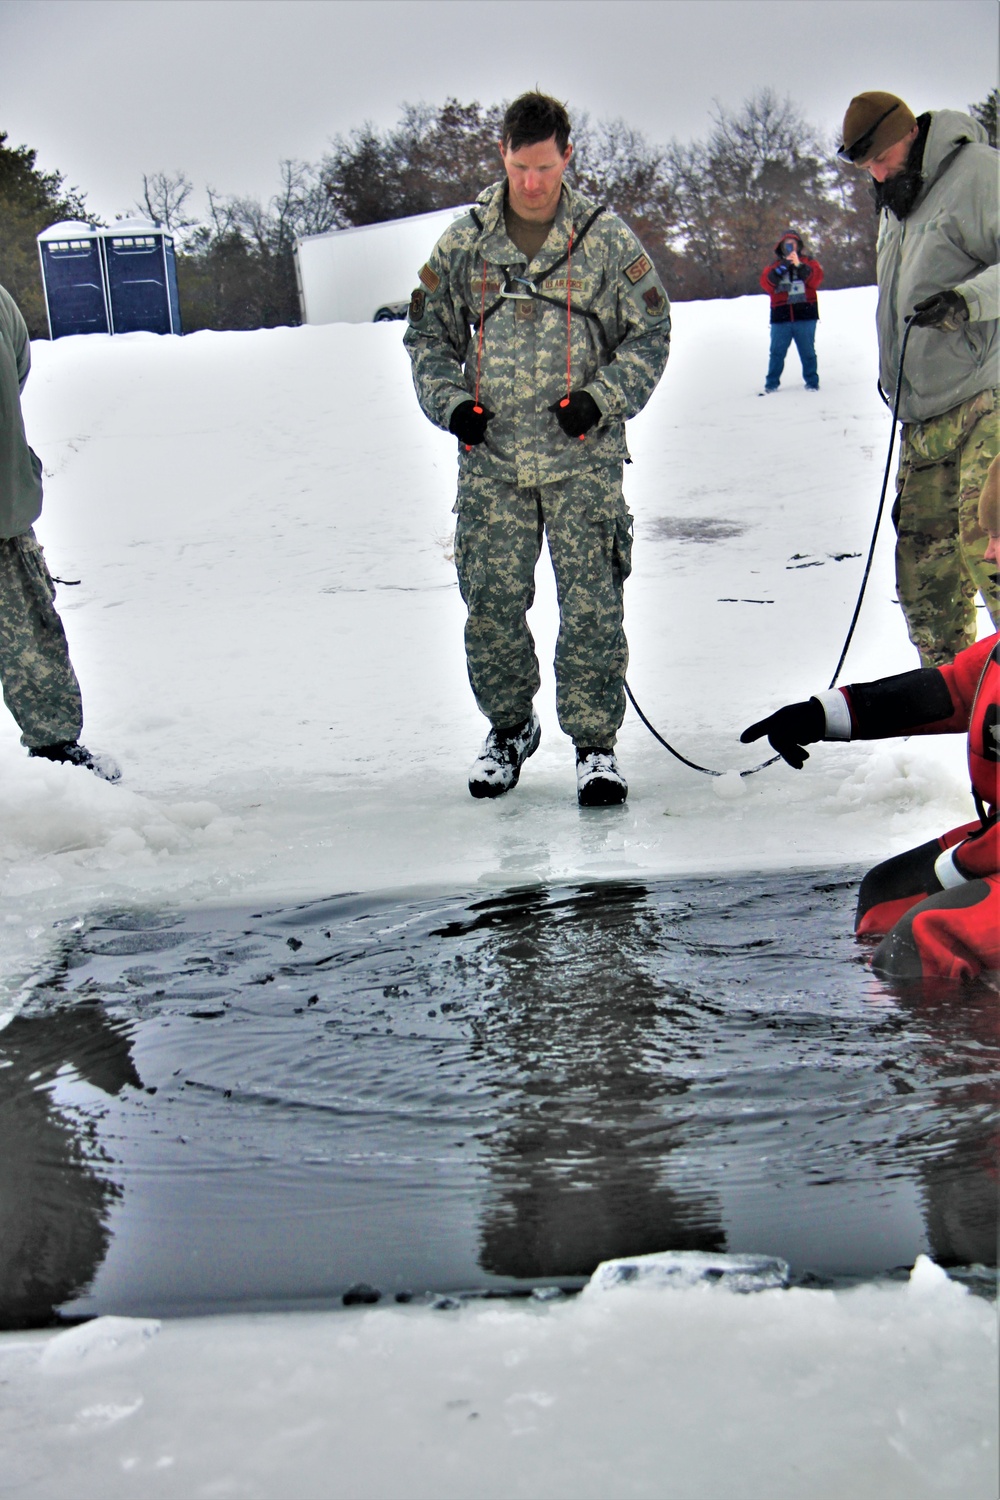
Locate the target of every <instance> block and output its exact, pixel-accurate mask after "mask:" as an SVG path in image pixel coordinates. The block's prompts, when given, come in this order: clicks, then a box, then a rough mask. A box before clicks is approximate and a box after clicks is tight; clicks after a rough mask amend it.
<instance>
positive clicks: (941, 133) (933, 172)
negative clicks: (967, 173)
mask: <svg viewBox="0 0 1000 1500" xmlns="http://www.w3.org/2000/svg"><path fill="white" fill-rule="evenodd" d="M970 141H981V142H985V141H986V131H985V130H984V129H983V127H982V126H981V125H980V123H979V121H978V120H974V119H973V118H972V116H971V115H966V114H963V113H962V111H961V110H959V109H936V110H934V111H933V113H932V114H931V123H930V126H929V128H928V131H927V141H926V143H925V145H924V158H923V162H922V164H921V172H922V174H923V179H924V182H925V183H931V182H933V181H934V179H935V178H936V177H938V176H940V174H941V172H942V171H943V170H944V168H945V167H946V166H947V164H948V163H949V161H950V160H951V158H952V157H953V156H954V154H955V152H956V151H958V150H960V149H961V147H962V146H965V145H968V144H969V142H970Z"/></svg>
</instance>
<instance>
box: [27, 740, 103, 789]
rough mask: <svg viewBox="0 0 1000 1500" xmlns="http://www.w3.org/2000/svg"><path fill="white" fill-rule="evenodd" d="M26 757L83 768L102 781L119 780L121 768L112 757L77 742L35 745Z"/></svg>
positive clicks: (64, 741)
mask: <svg viewBox="0 0 1000 1500" xmlns="http://www.w3.org/2000/svg"><path fill="white" fill-rule="evenodd" d="M28 755H29V756H36V757H38V758H39V759H41V760H54V761H59V762H61V763H62V764H64V765H67V766H83V767H84V769H85V770H87V771H93V773H94V775H95V776H100V777H101V779H102V780H103V781H120V780H121V774H122V770H121V766H120V765H119V764H118V762H117V761H116V760H115V759H114V757H113V756H111V755H102V754H100V753H99V752H97V753H95V752H94V751H91V750H88V749H87V747H86V745H81V744H80V742H79V741H78V740H62V741H60V743H59V744H56V745H35V746H34V747H33V748H32V749H30V750H29V751H28Z"/></svg>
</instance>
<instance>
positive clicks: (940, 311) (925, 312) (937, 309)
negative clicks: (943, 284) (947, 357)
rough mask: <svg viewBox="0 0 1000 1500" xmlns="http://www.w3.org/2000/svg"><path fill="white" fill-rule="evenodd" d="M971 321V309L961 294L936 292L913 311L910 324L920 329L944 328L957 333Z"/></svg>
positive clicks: (918, 304)
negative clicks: (964, 324) (963, 325)
mask: <svg viewBox="0 0 1000 1500" xmlns="http://www.w3.org/2000/svg"><path fill="white" fill-rule="evenodd" d="M968 321H969V308H968V304H967V303H966V300H965V298H964V297H963V296H962V294H961V292H935V293H934V295H933V297H925V298H924V300H923V301H922V302H918V303H917V304H916V306H915V307H914V309H913V316H912V317H911V318H910V322H911V323H914V324H916V326H917V327H918V328H942V329H944V331H945V332H946V333H955V332H956V331H957V330H958V329H959V328H961V326H962V324H963V323H967V322H968Z"/></svg>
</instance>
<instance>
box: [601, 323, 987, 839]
mask: <svg viewBox="0 0 1000 1500" xmlns="http://www.w3.org/2000/svg"><path fill="white" fill-rule="evenodd" d="M913 326H914V325H913V323H911V321H910V320H909V318H907V320H906V327H905V328H904V330H903V342H902V344H901V345H900V346H899V369H898V371H897V373H896V390H895V393H894V395H893V401H892V431H891V433H890V434H889V452H888V453H887V454H886V460H885V474H884V475H883V476H882V493H881V495H880V496H879V501H878V510H877V511H876V513H875V525H874V527H873V529H872V540H871V546H870V547H869V548H868V561H867V562H866V564H865V572H864V577H863V578H862V580H861V588H860V589H859V590H858V602H857V604H856V605H855V606H854V614H853V616H852V617H851V624H850V627H849V629H848V632H847V639H846V640H845V641H844V649H843V650H842V651H841V653H840V660H839V661H838V662H837V670H836V671H835V672H834V674H833V676H832V677H831V679H830V687H831V688H833V687H835V686H836V683H837V678H838V677H839V676H840V669H841V667H842V666H843V665H844V661H845V659H846V657H847V652H848V650H849V648H850V644H851V640H852V639H853V636H854V627H855V626H856V625H857V623H858V616H859V615H860V613H861V605H862V603H863V602H864V597H865V589H866V588H867V587H868V575H869V574H870V573H871V570H872V559H873V558H874V556H875V543H876V542H877V541H878V533H879V527H880V526H881V524H882V511H883V509H884V507H885V496H886V491H887V489H888V487H889V470H890V468H891V466H892V453H893V448H894V447H895V444H896V421H897V418H898V416H899V397H900V392H901V390H902V388H903V359H904V357H905V355H906V344H907V340H908V339H909V337H910V329H911V328H912V327H913ZM879 395H882V387H881V385H880V386H879ZM882 399H883V400H885V397H884V396H883V398H882ZM888 404H889V403H888V402H887V401H886V405H887V406H888ZM624 687H625V692H626V695H627V696H628V701H629V702H630V703H631V705H632V707H633V708H634V709H635V711H636V713H637V714H638V715H639V718H640V719H641V720H642V722H643V723H644V724H645V726H646V728H647V729H648V730H649V732H650V734H651V735H652V736H653V738H654V740H658V741H659V743H660V744H661V745H662V746H663V748H664V750H668V751H669V752H670V754H671V755H672V756H673V757H674V759H675V760H679V761H680V762H681V763H682V764H683V765H685V766H689V767H690V768H691V770H692V771H700V772H701V773H702V775H703V776H725V775H726V772H725V771H713V770H711V769H710V768H709V767H708V766H699V765H698V763H697V761H693V760H688V758H687V756H686V755H682V754H681V753H680V751H679V750H675V749H674V747H673V745H671V744H670V743H669V741H667V740H665V739H664V738H663V735H662V734H660V733H659V731H658V730H656V729H654V728H653V726H652V724H651V723H650V722H649V720H648V719H647V718H646V715H645V714H644V713H643V711H642V709H641V708H640V707H639V705H638V703H637V702H636V700H635V695H634V694H633V692H632V689H631V688H630V687H629V685H628V683H627V682H626V683H625V684H624ZM778 760H781V756H780V755H772V756H771V758H770V760H763V761H761V763H760V765H759V766H751V767H750V768H749V770H747V771H741V772H740V775H741V776H756V774H757V772H758V771H763V770H764V769H765V767H766V766H773V765H774V763H775V761H778ZM980 816H982V814H980Z"/></svg>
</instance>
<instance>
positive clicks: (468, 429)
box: [448, 401, 493, 448]
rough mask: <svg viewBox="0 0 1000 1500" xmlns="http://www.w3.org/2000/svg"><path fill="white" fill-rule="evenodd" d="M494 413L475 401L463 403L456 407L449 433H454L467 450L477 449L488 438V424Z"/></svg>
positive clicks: (449, 424) (451, 418)
mask: <svg viewBox="0 0 1000 1500" xmlns="http://www.w3.org/2000/svg"><path fill="white" fill-rule="evenodd" d="M492 416H493V413H492V412H491V411H490V410H489V409H488V408H487V407H485V406H477V405H476V403H475V402H474V401H463V402H462V404H461V406H456V407H455V410H454V411H453V412H452V414H451V417H450V419H449V422H448V431H449V432H453V433H454V434H455V436H456V437H457V438H458V441H459V442H460V443H464V444H465V445H466V447H467V448H477V447H478V446H479V444H480V443H481V442H482V441H483V439H484V438H485V437H486V424H487V422H488V421H489V420H490V418H491V417H492Z"/></svg>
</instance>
